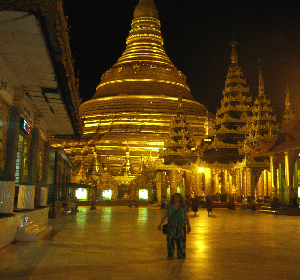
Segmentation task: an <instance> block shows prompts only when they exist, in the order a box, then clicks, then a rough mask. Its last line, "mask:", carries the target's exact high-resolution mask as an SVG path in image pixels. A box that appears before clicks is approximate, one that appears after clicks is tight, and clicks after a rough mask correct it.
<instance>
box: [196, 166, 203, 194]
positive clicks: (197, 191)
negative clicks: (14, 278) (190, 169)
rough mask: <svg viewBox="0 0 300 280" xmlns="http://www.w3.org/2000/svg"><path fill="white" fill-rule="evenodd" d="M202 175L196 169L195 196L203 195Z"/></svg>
mask: <svg viewBox="0 0 300 280" xmlns="http://www.w3.org/2000/svg"><path fill="white" fill-rule="evenodd" d="M200 175H201V173H200V172H199V171H198V170H197V169H196V170H195V197H199V196H201V195H202V191H201V182H200Z"/></svg>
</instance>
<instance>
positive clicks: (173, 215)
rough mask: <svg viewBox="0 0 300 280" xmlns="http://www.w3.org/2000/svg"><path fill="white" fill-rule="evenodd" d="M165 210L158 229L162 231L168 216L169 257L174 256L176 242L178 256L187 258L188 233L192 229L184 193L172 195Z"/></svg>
mask: <svg viewBox="0 0 300 280" xmlns="http://www.w3.org/2000/svg"><path fill="white" fill-rule="evenodd" d="M165 210H166V213H165V215H164V216H163V217H162V219H161V222H160V224H159V226H158V227H157V229H158V230H159V231H161V225H162V224H163V223H164V222H165V220H166V219H167V218H168V225H169V231H168V233H167V234H166V235H167V248H168V258H174V252H175V244H176V246H177V258H178V259H182V258H185V256H186V254H185V247H186V233H189V232H190V231H191V226H190V221H189V218H188V215H187V212H189V208H188V207H187V206H186V205H185V204H184V200H183V197H182V195H181V194H180V193H175V194H173V195H172V197H171V200H170V204H168V205H167V206H166V208H165ZM186 227H187V230H186Z"/></svg>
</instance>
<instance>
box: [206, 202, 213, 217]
mask: <svg viewBox="0 0 300 280" xmlns="http://www.w3.org/2000/svg"><path fill="white" fill-rule="evenodd" d="M212 208H213V202H212V200H211V199H210V197H207V199H206V209H207V215H208V217H209V213H210V215H212Z"/></svg>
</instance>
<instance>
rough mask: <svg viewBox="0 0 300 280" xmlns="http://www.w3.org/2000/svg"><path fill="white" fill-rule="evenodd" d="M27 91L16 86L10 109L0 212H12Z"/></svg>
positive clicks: (0, 195)
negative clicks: (21, 118)
mask: <svg viewBox="0 0 300 280" xmlns="http://www.w3.org/2000/svg"><path fill="white" fill-rule="evenodd" d="M25 93H26V91H25V90H24V89H23V88H22V87H15V88H14V99H13V104H12V106H11V108H10V111H9V118H8V128H7V136H6V148H5V151H6V153H5V154H6V156H5V161H4V168H3V173H2V174H1V177H0V213H4V214H12V213H13V207H14V196H15V169H16V160H17V152H18V141H19V126H20V115H21V110H22V106H23V99H24V95H25Z"/></svg>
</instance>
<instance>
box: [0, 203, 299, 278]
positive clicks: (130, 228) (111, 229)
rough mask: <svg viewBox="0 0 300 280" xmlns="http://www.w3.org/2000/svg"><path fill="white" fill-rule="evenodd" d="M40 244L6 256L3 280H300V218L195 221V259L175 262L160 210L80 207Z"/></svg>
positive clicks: (243, 215)
mask: <svg viewBox="0 0 300 280" xmlns="http://www.w3.org/2000/svg"><path fill="white" fill-rule="evenodd" d="M79 210H80V212H78V213H77V214H76V215H66V216H64V217H63V218H62V219H57V220H50V222H51V223H52V224H53V234H52V235H51V236H48V237H47V238H45V239H44V240H42V241H40V242H38V243H34V242H33V243H26V242H16V243H14V244H11V245H9V246H7V247H5V248H3V249H1V250H0V279H1V280H4V279H28V280H29V279H30V280H33V279H47V280H48V279H51V280H56V279H71V280H75V279H78V280H84V279H105V280H110V279H112V280H118V279H120V280H121V279H122V280H127V279H128V280H133V279H136V280H143V279H151V280H155V279H157V280H162V279H163V280H166V279H187V280H193V279H201V280H208V279H210V280H215V279H220V280H222V279H231V280H234V279H243V280H247V279H251V280H252V279H263V280H264V279H273V280H274V279H285V280H286V279H293V280H294V279H300V265H299V250H300V249H299V248H300V220H299V217H290V216H277V215H271V214H263V213H259V212H252V211H251V210H228V209H214V210H213V216H212V217H207V212H206V211H205V209H200V210H199V213H198V214H199V216H198V217H193V214H192V213H190V215H191V217H190V221H191V226H192V232H191V233H190V234H189V235H188V238H187V258H186V259H173V260H170V259H167V258H166V256H167V253H166V241H165V236H164V235H163V234H162V233H161V232H159V231H158V230H157V229H156V227H157V225H158V223H159V221H160V219H161V215H162V211H160V210H158V209H157V208H154V207H140V208H129V207H126V206H112V207H104V206H101V207H97V209H96V210H93V211H91V210H89V207H79Z"/></svg>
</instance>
